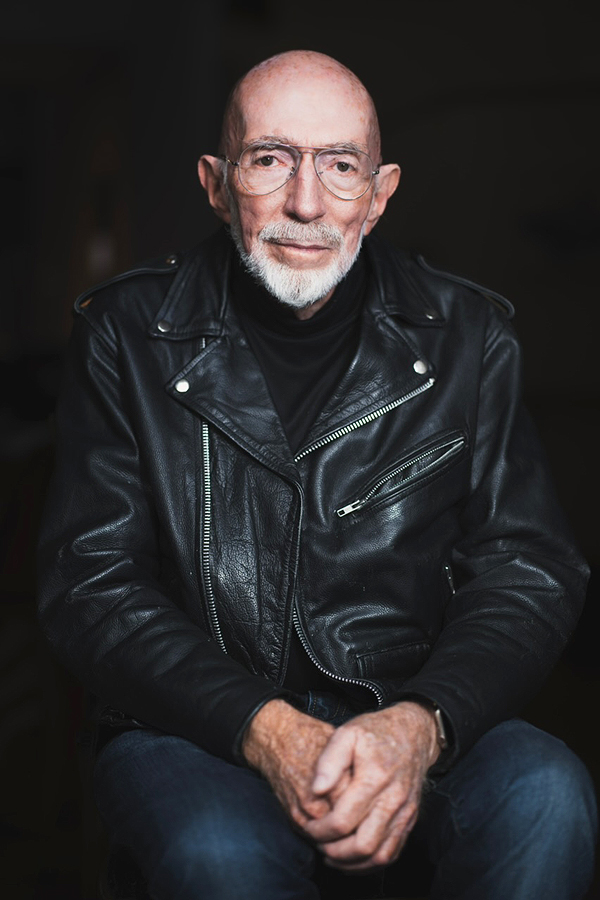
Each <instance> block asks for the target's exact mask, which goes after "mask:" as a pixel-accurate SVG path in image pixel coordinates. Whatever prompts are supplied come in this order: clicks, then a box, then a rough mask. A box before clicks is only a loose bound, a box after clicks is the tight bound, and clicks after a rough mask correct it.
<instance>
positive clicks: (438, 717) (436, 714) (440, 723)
mask: <svg viewBox="0 0 600 900" xmlns="http://www.w3.org/2000/svg"><path fill="white" fill-rule="evenodd" d="M430 709H431V711H432V713H433V718H434V719H435V727H436V729H437V742H438V747H439V748H440V750H445V749H446V748H447V746H448V738H447V736H446V729H445V727H444V719H443V717H442V711H441V709H440V708H439V706H438V705H437V703H434V702H433V701H432V703H431V706H430Z"/></svg>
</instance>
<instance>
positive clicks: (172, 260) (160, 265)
mask: <svg viewBox="0 0 600 900" xmlns="http://www.w3.org/2000/svg"><path fill="white" fill-rule="evenodd" d="M179 265H180V257H179V256H178V255H176V254H171V255H169V256H166V257H164V258H163V259H162V261H161V262H152V263H148V264H142V265H139V266H134V268H132V269H127V271H125V272H120V273H119V274H118V275H114V276H113V277H112V278H107V279H106V280H105V281H101V282H100V283H99V284H96V285H94V286H93V287H91V288H88V289H87V290H86V291H84V292H83V293H82V294H80V295H79V296H78V297H77V299H76V300H75V304H74V311H75V312H76V313H81V311H82V310H83V309H85V308H86V307H87V306H88V305H89V304H90V303H91V302H92V299H93V298H94V295H95V294H97V293H98V292H99V291H103V290H104V289H105V288H108V287H112V286H113V285H117V284H120V283H121V282H122V281H127V280H128V279H129V278H135V277H136V276H137V275H171V274H174V273H175V272H176V271H177V270H178V269H179Z"/></svg>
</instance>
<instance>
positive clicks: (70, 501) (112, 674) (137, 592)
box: [38, 315, 283, 762]
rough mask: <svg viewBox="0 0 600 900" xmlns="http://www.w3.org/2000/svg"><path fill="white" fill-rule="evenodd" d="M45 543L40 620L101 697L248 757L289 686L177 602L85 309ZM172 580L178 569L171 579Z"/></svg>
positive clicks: (100, 338)
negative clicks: (265, 713) (246, 735)
mask: <svg viewBox="0 0 600 900" xmlns="http://www.w3.org/2000/svg"><path fill="white" fill-rule="evenodd" d="M57 430H58V449H57V463H56V470H55V474H54V478H53V481H52V484H51V486H50V490H49V496H48V499H47V503H46V513H45V519H44V522H43V525H42V531H41V539H40V547H39V557H38V560H39V585H40V588H39V610H40V621H41V625H42V628H43V630H44V631H45V633H46V635H47V637H48V638H49V640H50V642H51V644H52V645H53V647H54V649H55V652H56V653H57V655H58V656H59V658H60V659H61V660H62V661H63V662H64V664H65V665H66V666H67V667H68V668H70V669H71V670H72V671H74V672H75V674H76V675H77V676H78V677H79V678H80V679H81V680H82V681H83V683H84V684H85V685H86V687H87V688H88V689H89V690H91V691H92V693H93V694H95V695H97V696H98V697H99V698H100V700H101V701H102V702H103V703H105V704H109V705H111V706H114V707H116V708H117V709H118V710H121V711H123V712H124V713H126V714H127V715H129V716H131V717H133V718H135V719H137V720H139V721H141V722H142V723H144V724H147V725H149V726H152V727H156V728H158V729H161V730H163V731H165V732H168V733H172V734H177V735H181V736H183V737H186V738H188V739H190V740H192V741H195V742H196V743H198V744H199V745H201V746H202V747H204V748H205V749H206V750H208V751H209V752H212V753H214V754H216V755H218V756H221V757H223V758H225V759H229V760H232V761H236V762H241V761H242V757H241V751H240V744H241V737H242V735H243V731H244V728H245V726H246V725H247V724H248V722H249V721H250V719H251V717H252V716H253V715H254V714H255V712H256V711H257V710H258V709H259V708H260V707H261V706H262V705H263V704H264V703H265V702H267V701H268V700H270V699H272V698H273V697H275V696H279V695H281V694H282V693H283V692H282V691H281V690H279V689H277V688H276V687H275V686H274V685H272V684H271V683H270V682H268V681H267V680H266V679H263V678H260V677H257V676H254V675H252V674H250V673H249V672H248V671H247V670H246V669H245V668H244V667H243V666H242V665H241V664H239V663H238V662H236V661H235V660H233V659H231V658H230V657H228V656H227V655H226V654H225V653H224V652H222V651H221V649H220V648H219V647H218V645H217V643H216V642H215V641H214V640H213V639H212V638H211V637H210V635H209V634H207V633H206V632H205V631H203V630H202V628H200V627H198V626H197V625H196V624H194V623H193V622H192V620H191V619H190V618H189V617H188V616H187V615H186V614H185V613H184V612H183V611H182V610H181V609H180V608H179V607H178V606H177V604H176V602H175V600H176V595H175V590H176V589H175V587H173V594H172V593H171V591H170V590H169V588H168V587H167V588H166V587H165V585H169V583H170V579H169V578H168V577H167V576H165V573H164V572H163V571H161V548H160V546H159V542H160V535H159V525H158V522H157V516H156V512H155V509H154V505H153V498H152V495H151V491H150V488H149V485H148V483H147V479H145V478H144V464H143V458H142V456H141V454H140V448H139V447H138V446H137V443H136V438H135V435H134V431H133V429H132V427H131V423H130V421H129V419H128V413H127V401H126V399H125V397H124V392H123V386H122V384H121V381H120V377H119V368H118V364H117V346H116V342H115V341H114V340H113V339H112V338H111V336H110V334H105V333H104V331H99V330H98V329H97V328H96V326H92V325H91V324H90V322H88V321H85V320H84V319H83V317H82V316H81V315H78V316H76V322H75V327H74V331H73V335H72V338H71V343H70V348H69V351H68V357H67V363H66V372H65V379H64V390H63V392H62V396H61V399H60V401H59V405H58V409H57ZM171 581H172V579H171Z"/></svg>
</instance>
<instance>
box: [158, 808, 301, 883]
mask: <svg viewBox="0 0 600 900" xmlns="http://www.w3.org/2000/svg"><path fill="white" fill-rule="evenodd" d="M250 812H251V811H249V813H250ZM290 831H291V830H290ZM290 836H291V840H286V839H285V836H284V838H283V840H282V839H281V837H282V836H279V838H278V837H277V836H273V835H272V836H271V839H270V840H269V839H268V837H267V836H266V835H265V834H264V831H262V830H261V829H260V828H258V827H257V823H256V821H254V820H253V819H252V816H251V815H248V816H241V817H240V818H239V819H237V820H236V821H231V820H230V821H228V822H225V820H223V821H221V822H215V821H212V822H206V821H204V818H203V817H200V818H198V819H196V820H192V821H189V822H187V823H186V824H185V826H184V827H182V828H180V829H179V830H173V831H172V832H171V833H170V834H169V836H168V838H167V840H166V841H165V845H164V848H163V852H162V854H161V856H160V858H159V859H156V860H155V863H154V865H153V867H152V868H151V870H150V871H149V878H148V881H149V887H150V891H151V893H152V895H153V896H156V897H157V898H163V897H165V898H167V897H168V898H169V900H170V898H177V900H187V898H188V897H189V898H190V900H191V898H197V897H199V896H203V897H207V898H209V897H210V898H213V897H214V898H219V900H229V898H231V900H233V898H236V900H237V898H239V897H253V898H254V897H256V898H259V897H260V898H261V900H263V898H264V900H270V898H273V900H275V898H278V897H280V896H282V895H284V894H287V893H288V892H289V891H291V894H290V896H291V895H292V894H293V895H294V896H296V893H295V892H298V890H299V889H300V891H301V889H302V886H304V888H305V889H306V891H307V894H306V896H307V897H309V896H310V895H311V883H310V873H311V871H312V866H313V859H312V851H311V850H310V849H309V848H308V846H304V845H303V842H301V841H300V840H299V838H298V837H297V836H296V835H290ZM284 845H285V846H284ZM298 896H300V894H298ZM315 896H316V894H315Z"/></svg>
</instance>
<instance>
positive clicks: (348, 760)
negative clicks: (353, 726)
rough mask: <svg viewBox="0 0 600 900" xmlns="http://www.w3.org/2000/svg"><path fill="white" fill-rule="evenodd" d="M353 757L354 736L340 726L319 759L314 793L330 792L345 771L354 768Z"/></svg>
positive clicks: (316, 767)
mask: <svg viewBox="0 0 600 900" xmlns="http://www.w3.org/2000/svg"><path fill="white" fill-rule="evenodd" d="M353 759H354V740H353V737H352V735H351V734H350V733H349V732H347V731H344V729H343V727H342V728H338V729H337V731H335V732H334V733H333V734H332V735H331V737H330V738H329V741H328V743H327V744H326V746H325V749H324V750H323V752H322V753H321V755H320V756H319V758H318V760H317V764H316V766H315V777H314V779H313V783H312V792H313V794H316V795H319V794H328V793H329V792H330V791H332V790H333V788H334V787H335V786H336V784H337V783H338V782H339V781H340V779H341V778H342V776H343V775H344V773H345V772H347V771H348V770H349V769H351V768H352V763H353Z"/></svg>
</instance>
